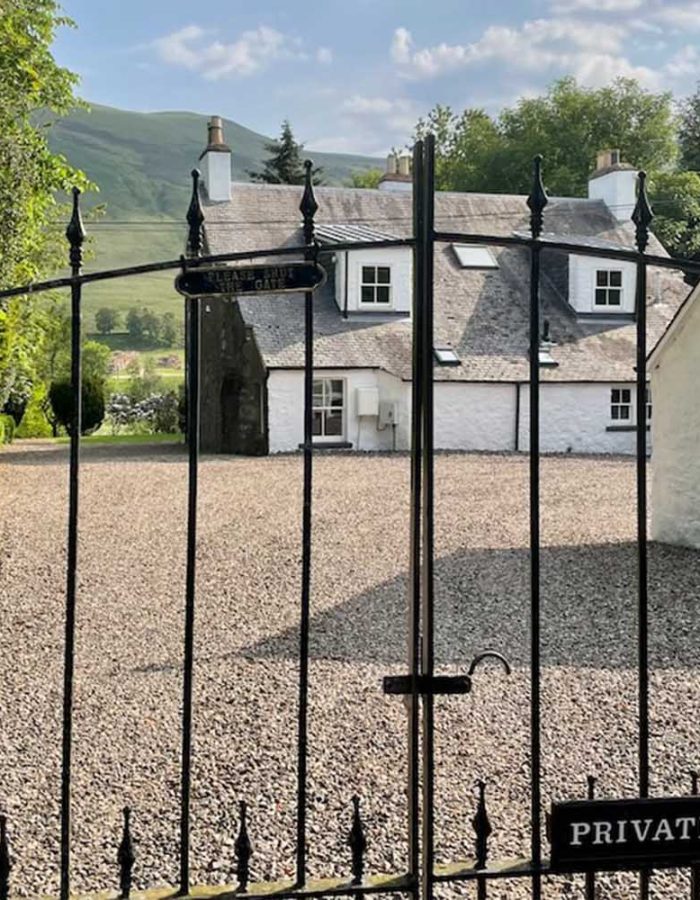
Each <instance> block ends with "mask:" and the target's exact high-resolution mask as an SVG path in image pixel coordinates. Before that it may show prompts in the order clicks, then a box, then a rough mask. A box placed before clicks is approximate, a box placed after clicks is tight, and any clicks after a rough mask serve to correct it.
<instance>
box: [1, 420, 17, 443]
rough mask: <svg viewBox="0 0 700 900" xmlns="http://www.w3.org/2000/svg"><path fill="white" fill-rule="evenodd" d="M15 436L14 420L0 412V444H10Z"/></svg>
mask: <svg viewBox="0 0 700 900" xmlns="http://www.w3.org/2000/svg"><path fill="white" fill-rule="evenodd" d="M14 436H15V420H14V419H13V418H12V416H9V415H7V413H0V444H11V443H12V439H13V438H14Z"/></svg>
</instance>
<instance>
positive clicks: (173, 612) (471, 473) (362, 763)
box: [0, 443, 700, 900]
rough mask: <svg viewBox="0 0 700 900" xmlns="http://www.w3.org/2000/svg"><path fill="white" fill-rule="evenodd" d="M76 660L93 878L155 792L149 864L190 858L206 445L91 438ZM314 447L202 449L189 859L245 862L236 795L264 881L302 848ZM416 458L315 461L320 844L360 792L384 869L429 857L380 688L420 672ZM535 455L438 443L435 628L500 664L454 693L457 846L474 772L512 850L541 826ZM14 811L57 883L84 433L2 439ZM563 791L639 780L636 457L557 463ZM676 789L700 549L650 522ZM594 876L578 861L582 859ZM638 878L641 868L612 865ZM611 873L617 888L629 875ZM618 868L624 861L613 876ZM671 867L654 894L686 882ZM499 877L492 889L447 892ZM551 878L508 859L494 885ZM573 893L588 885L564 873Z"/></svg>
mask: <svg viewBox="0 0 700 900" xmlns="http://www.w3.org/2000/svg"><path fill="white" fill-rule="evenodd" d="M83 458H84V466H83V477H82V494H81V503H82V518H81V547H80V572H79V606H78V631H77V659H76V708H75V749H74V754H75V778H74V798H75V804H74V888H75V890H88V889H89V890H96V889H97V888H100V887H109V886H110V885H113V884H114V880H115V871H114V857H115V846H116V843H117V842H118V838H119V828H120V810H121V807H122V806H123V805H124V804H125V803H128V804H130V805H131V806H133V808H134V829H135V836H136V839H137V846H136V849H137V856H138V863H137V869H136V876H137V882H138V884H139V885H141V886H145V885H151V886H152V885H157V884H164V883H174V882H175V880H176V873H177V854H176V847H177V835H178V787H179V752H180V751H179V747H180V731H179V716H180V701H181V680H182V668H181V659H182V640H183V635H182V631H183V601H184V571H185V528H184V524H185V503H186V475H187V472H186V459H185V456H184V454H183V453H182V450H181V449H178V448H168V447H151V448H136V447H121V448H119V447H116V448H115V447H105V448H100V447H90V448H87V449H86V450H85V452H84V457H83ZM301 471H302V467H301V459H300V458H299V457H279V458H266V459H241V458H220V457H219V458H214V457H212V458H205V459H204V460H203V462H202V468H201V506H200V537H201V540H200V552H199V559H200V564H199V572H198V599H197V604H198V605H197V630H196V671H195V760H194V782H193V829H192V860H193V877H194V880H195V881H197V882H202V883H203V882H209V883H219V882H227V881H232V880H233V878H234V875H233V866H234V853H233V842H234V839H235V834H236V823H237V804H238V801H239V799H246V800H248V802H249V805H250V809H249V829H250V833H251V839H252V841H253V845H254V856H253V859H252V875H253V878H254V880H264V879H273V878H280V877H284V876H285V875H288V874H290V873H291V871H292V865H293V846H294V798H295V765H296V757H295V741H296V718H295V717H296V702H297V700H296V697H297V676H296V668H297V665H296V652H297V640H298V636H297V630H296V629H297V616H298V601H299V590H300V580H299V561H300V521H301ZM408 476H409V472H408V459H407V457H405V456H395V457H391V458H389V457H381V456H371V457H365V456H357V457H353V456H324V457H321V458H319V459H318V461H317V463H316V469H315V514H314V565H313V609H312V634H311V656H312V662H311V695H310V700H311V707H310V760H309V775H310V783H309V798H310V814H309V815H310V818H309V828H310V835H309V844H310V846H309V867H310V872H311V874H312V875H328V874H340V873H347V872H348V871H349V851H348V848H347V845H346V840H347V832H348V829H349V823H350V812H351V803H350V798H351V796H352V794H353V793H355V792H357V793H359V794H360V795H361V796H362V798H363V811H364V814H365V819H366V826H367V831H368V840H369V850H368V869H369V871H372V872H391V871H397V872H398V871H400V870H401V869H402V867H403V866H404V865H405V852H404V840H405V794H404V786H405V778H406V774H405V773H406V751H405V714H404V712H403V706H402V704H401V701H400V699H399V698H396V697H394V698H387V697H384V696H383V695H382V693H381V689H380V686H381V679H382V677H383V676H384V675H385V674H388V673H398V672H401V671H403V670H404V660H405V657H406V649H405V648H406V629H405V622H406V565H407V556H408V552H407V548H408V544H407V538H408V521H407V515H408ZM527 476H528V472H527V459H526V458H524V457H513V456H490V455H489V456H486V455H475V456H466V455H459V454H453V455H444V456H440V457H439V458H438V460H437V464H436V488H437V523H436V546H437V563H436V580H437V586H436V587H437V612H436V628H437V630H436V652H437V659H438V661H439V668H440V671H442V672H445V673H451V672H452V673H454V672H458V671H464V670H465V668H466V666H467V665H468V663H469V660H470V659H471V657H472V656H473V654H474V653H475V652H476V651H478V650H480V649H482V648H484V647H485V646H495V647H497V648H498V649H500V650H502V651H503V652H504V653H506V655H508V656H509V658H510V659H511V661H512V663H513V666H514V671H513V674H512V675H511V676H510V678H508V677H506V676H505V674H503V673H502V672H501V671H500V670H498V669H496V668H488V667H487V668H485V669H483V670H480V672H479V674H478V675H477V676H476V678H475V684H474V689H473V691H472V693H471V694H470V695H469V696H467V697H461V698H450V699H441V700H439V702H438V704H437V753H438V774H437V797H436V817H437V823H436V828H437V834H436V839H437V855H438V861H442V862H447V861H450V860H454V859H460V858H464V857H465V856H467V855H469V854H470V852H471V847H472V843H473V833H472V830H471V825H470V819H471V816H472V815H473V810H474V795H475V792H474V783H475V781H476V779H477V778H479V777H484V778H486V780H487V781H488V782H489V788H488V802H489V811H490V815H491V821H492V825H493V829H494V834H493V837H492V842H491V843H492V857H493V858H496V857H497V856H500V855H508V856H511V855H518V854H520V853H526V852H527V844H528V821H529V816H528V803H529V796H528V716H529V706H528V679H529V674H528V667H527V661H528V653H529V647H528V630H527V628H528V624H527V610H528V552H527V544H528V504H527V484H528V482H527ZM0 484H1V485H2V516H1V521H0V528H1V530H2V534H1V545H0V621H1V622H2V627H1V628H0V710H1V713H0V809H1V810H4V811H6V812H7V814H8V816H9V827H10V830H11V836H12V841H13V853H14V856H15V857H16V867H15V869H14V871H13V884H14V889H15V891H16V892H17V894H18V896H19V895H21V896H37V895H38V894H42V893H50V892H54V891H56V890H57V884H58V877H57V873H58V834H59V819H58V796H59V769H60V718H61V677H62V645H63V589H64V578H65V575H64V567H65V550H64V542H65V526H66V502H67V451H66V449H65V448H63V447H61V448H57V447H54V446H51V445H48V444H34V445H32V446H28V445H26V444H25V445H22V444H21V443H20V444H17V445H15V446H14V447H13V448H12V449H10V450H6V451H4V452H2V453H1V454H0ZM542 485H543V521H542V535H543V543H544V545H545V547H544V549H543V560H542V564H543V574H542V582H543V628H544V633H543V644H544V650H543V653H544V657H543V658H544V671H543V717H544V718H543V768H544V785H543V790H544V800H545V803H548V802H549V800H550V799H551V798H552V796H554V797H556V798H558V799H566V798H574V797H581V796H583V792H584V790H585V779H586V775H588V774H589V773H590V774H594V775H597V776H598V777H599V779H600V792H601V794H607V795H625V794H634V793H635V778H636V775H635V764H636V731H635V727H636V723H635V709H636V705H635V704H636V700H635V696H636V694H635V685H636V672H635V629H636V622H635V553H634V544H633V543H632V542H633V540H634V466H633V463H632V462H631V461H629V460H622V459H591V458H587V459H584V458H549V459H545V460H544V461H543V473H542ZM650 589H651V611H652V613H651V615H652V631H651V656H652V661H653V667H654V669H653V675H652V790H653V792H654V793H657V794H660V793H669V794H674V793H684V792H687V788H688V782H689V779H688V770H689V769H690V768H693V767H695V766H699V765H700V744H699V734H700V725H699V724H698V722H699V717H698V699H699V698H700V670H699V668H698V666H699V665H700V618H699V617H698V614H697V606H698V603H699V602H700V554H698V553H697V552H694V551H690V550H683V549H678V548H670V547H665V546H652V548H651V558H650ZM575 884H576V885H577V886H580V884H581V881H580V879H577V880H576V882H575ZM601 884H602V886H603V887H602V890H601V893H600V896H601V897H610V898H616V900H617V898H619V897H627V896H629V897H633V896H634V892H633V890H632V887H631V885H633V884H634V878H633V877H630V876H618V877H617V878H615V879H611V878H607V879H606V878H603V879H601ZM607 885H609V886H607ZM613 885H614V887H613ZM688 891H689V889H688V886H687V880H686V878H685V875H679V874H662V875H659V876H658V878H656V879H655V886H654V896H655V897H664V898H677V897H681V896H688ZM456 893H460V894H462V895H465V896H470V897H471V896H474V894H473V893H471V888H469V889H467V888H459V889H454V888H453V889H451V890H447V889H445V890H442V891H441V896H442V895H444V896H447V895H448V894H449V895H450V896H454V895H455V894H456ZM524 896H527V892H526V891H525V885H522V884H521V885H517V884H516V883H515V882H510V883H508V884H506V883H503V882H500V883H498V882H497V883H494V884H493V886H492V888H490V890H489V897H490V898H492V900H497V898H508V900H510V898H520V897H524ZM546 896H547V897H548V898H550V897H551V898H554V897H561V896H582V894H581V891H580V887H577V889H576V891H575V892H574V893H569V891H568V888H566V887H565V886H564V885H563V884H562V881H561V880H559V881H554V880H553V881H552V882H551V884H549V885H547V887H546Z"/></svg>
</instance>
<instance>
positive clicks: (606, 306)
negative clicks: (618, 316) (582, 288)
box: [593, 266, 625, 313]
mask: <svg viewBox="0 0 700 900" xmlns="http://www.w3.org/2000/svg"><path fill="white" fill-rule="evenodd" d="M613 274H615V275H619V276H620V283H619V285H618V284H615V285H614V284H612V283H611V281H612V279H611V277H610V276H611V275H613ZM599 275H606V276H607V283H606V284H604V285H601V284H599V283H598V276H599ZM598 291H604V292H605V296H606V301H605V303H599V302H598ZM612 291H616V292H617V294H618V296H619V301H620V302H619V303H610V299H609V298H610V294H611V292H612ZM593 309H594V310H596V311H598V310H605V311H606V312H614V313H616V312H624V310H625V273H624V270H623V269H615V268H611V267H608V266H606V267H605V268H602V267H598V268H596V269H595V271H594V273H593Z"/></svg>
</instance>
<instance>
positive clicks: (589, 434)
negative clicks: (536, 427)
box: [519, 383, 636, 453]
mask: <svg viewBox="0 0 700 900" xmlns="http://www.w3.org/2000/svg"><path fill="white" fill-rule="evenodd" d="M613 387H628V388H631V389H632V405H633V406H634V403H635V388H634V385H633V384H602V383H601V384H583V383H562V384H554V383H544V384H542V386H541V393H540V448H541V450H542V452H543V453H634V452H635V449H636V433H635V431H634V429H633V428H632V430H624V431H623V430H608V429H610V428H616V427H617V426H619V424H620V423H619V422H617V423H615V422H613V421H612V420H611V419H610V390H611V388H613ZM520 390H521V394H520V439H519V446H520V449H521V450H523V451H527V449H528V447H529V441H530V398H529V388H528V386H527V385H523V386H522V387H521V389H520ZM622 427H623V428H627V429H629V427H630V426H625V425H623V426H622Z"/></svg>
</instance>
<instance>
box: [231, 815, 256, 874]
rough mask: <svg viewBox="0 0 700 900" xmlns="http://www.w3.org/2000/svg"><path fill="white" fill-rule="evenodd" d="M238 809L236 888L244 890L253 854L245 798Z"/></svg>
mask: <svg viewBox="0 0 700 900" xmlns="http://www.w3.org/2000/svg"><path fill="white" fill-rule="evenodd" d="M239 810H240V820H241V821H240V826H239V829H238V837H237V838H236V843H235V845H234V846H235V850H236V877H237V878H238V890H239V891H246V890H247V889H248V880H249V878H250V857H251V856H252V855H253V848H252V846H251V843H250V838H249V837H248V822H247V819H248V805H247V804H246V802H245V800H241V802H240V804H239Z"/></svg>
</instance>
